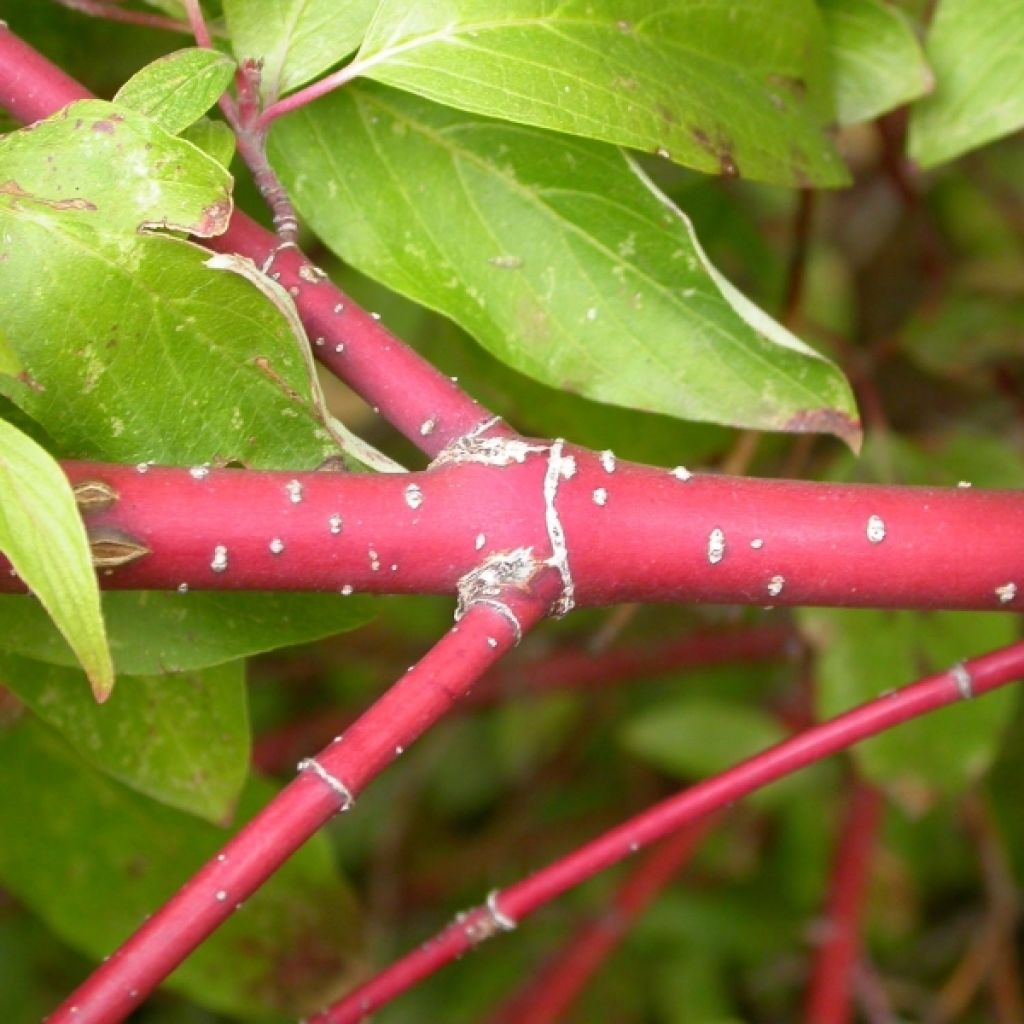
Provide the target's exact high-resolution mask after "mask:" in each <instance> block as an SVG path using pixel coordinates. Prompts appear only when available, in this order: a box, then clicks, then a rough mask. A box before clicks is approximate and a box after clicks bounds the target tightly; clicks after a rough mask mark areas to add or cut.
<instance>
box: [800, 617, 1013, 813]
mask: <svg viewBox="0 0 1024 1024" xmlns="http://www.w3.org/2000/svg"><path fill="white" fill-rule="evenodd" d="M800 622H801V628H802V630H803V631H804V633H805V634H806V635H807V636H808V638H809V639H810V641H811V643H812V644H813V645H814V646H815V648H816V649H817V651H818V656H817V660H816V666H817V668H816V673H815V679H816V682H817V688H816V693H817V705H818V712H819V715H820V716H821V717H822V718H830V717H832V716H833V715H837V714H839V713H840V712H843V711H846V710H848V709H849V708H851V707H855V706H856V705H858V704H862V703H864V702H865V701H868V700H873V699H874V698H876V697H879V696H881V695H882V694H883V693H885V692H887V691H889V690H892V689H895V688H896V687H899V686H905V685H906V684H907V683H911V682H913V681H914V680H915V679H918V678H920V677H921V676H923V675H927V674H929V673H932V672H940V671H944V670H946V669H948V668H950V667H951V666H952V665H953V664H954V663H955V662H957V661H961V660H963V659H964V658H967V657H971V656H972V655H977V654H982V653H985V652H987V651H990V650H992V649H993V648H996V647H1000V646H1002V645H1004V644H1007V643H1010V642H1011V641H1012V640H1013V639H1014V637H1015V636H1016V634H1017V619H1016V617H1015V616H1011V615H996V614H992V613H989V612H927V613H926V612H890V611H874V610H849V609H802V610H801V611H800ZM1019 698H1020V692H1019V690H1018V689H1017V688H1015V687H1014V688H1007V689H1006V690H1004V691H1002V692H1000V693H993V694H990V695H988V696H986V697H985V698H984V699H983V700H977V701H970V702H967V703H963V702H960V703H957V704H954V705H952V706H951V707H948V708H944V709H942V710H941V711H937V712H935V713H933V714H929V715H925V716H923V717H922V718H919V719H916V720H914V721H911V722H907V723H905V724H903V725H900V726H899V727H898V728H896V729H892V730H890V731H888V732H886V733H883V734H882V735H880V736H876V737H875V738H873V739H870V740H867V741H866V742H864V743H861V744H858V745H857V747H855V748H854V755H855V757H856V758H857V762H858V764H859V766H860V769H861V771H862V772H863V773H864V775H865V777H866V778H868V779H870V780H872V781H874V782H876V783H878V784H879V785H881V786H885V787H886V788H888V789H889V790H890V792H892V793H893V794H895V795H896V796H897V797H899V798H901V799H902V800H903V801H904V802H905V803H908V804H909V805H910V806H912V807H918V808H919V807H920V806H922V805H923V804H927V802H928V801H929V800H930V799H932V798H933V796H934V794H935V793H936V792H938V793H942V794H947V795H955V794H957V793H959V792H961V791H962V790H963V789H964V787H966V786H968V785H969V784H970V783H972V782H974V781H976V780H977V779H978V778H979V777H980V776H981V775H982V774H983V773H984V771H985V770H986V769H987V768H988V766H989V765H990V764H991V762H992V760H993V759H994V758H995V755H996V753H997V752H998V750H999V744H1000V740H1001V734H1002V731H1003V729H1004V728H1005V726H1006V724H1007V723H1008V722H1009V720H1010V718H1011V717H1012V716H1013V713H1014V710H1015V709H1016V707H1017V704H1018V702H1019Z"/></svg>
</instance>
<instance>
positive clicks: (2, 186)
mask: <svg viewBox="0 0 1024 1024" xmlns="http://www.w3.org/2000/svg"><path fill="white" fill-rule="evenodd" d="M230 216H231V175H230V174H228V172H227V171H226V170H225V169H224V168H223V167H222V166H221V165H220V164H218V163H217V162H216V161H215V160H211V159H210V158H209V157H208V156H207V155H206V154H205V153H203V152H201V151H200V150H198V149H197V148H196V147H195V146H193V145H191V144H190V143H188V142H185V141H183V140H182V139H178V138H175V137H174V136H173V135H170V134H168V133H167V132H166V131H164V130H163V129H162V128H161V127H160V126H159V125H157V124H155V123H154V122H153V121H151V120H150V119H149V118H148V117H145V116H143V115H142V114H139V113H136V112H135V111H132V110H127V109H125V108H122V107H117V106H114V105H113V104H111V103H103V102H101V101H100V100H82V101H81V102H78V103H72V104H71V105H70V106H68V107H65V108H64V109H63V110H62V111H61V112H60V113H59V114H55V115H54V116H53V117H50V118H47V120H45V121H40V122H39V123H38V124H34V125H32V126H31V127H30V128H23V129H22V130H21V131H17V132H12V133H11V134H10V135H6V136H2V137H0V217H4V218H7V217H18V218H20V219H23V220H25V221H36V222H40V223H48V224H50V225H51V226H55V225H56V224H58V223H67V224H78V225H79V226H83V227H86V228H88V229H91V230H92V231H95V232H99V233H103V234H122V233H127V232H135V231H137V230H139V229H140V228H171V229H174V230H176V231H187V232H189V233H190V234H193V235H200V236H202V237H204V238H205V237H209V236H211V235H219V234H220V233H221V232H223V231H224V230H225V229H226V228H227V224H228V218H229V217H230Z"/></svg>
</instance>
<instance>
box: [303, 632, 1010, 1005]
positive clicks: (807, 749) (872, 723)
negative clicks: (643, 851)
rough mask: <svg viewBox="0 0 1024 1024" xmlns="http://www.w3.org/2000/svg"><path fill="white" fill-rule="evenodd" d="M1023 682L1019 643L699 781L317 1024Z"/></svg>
mask: <svg viewBox="0 0 1024 1024" xmlns="http://www.w3.org/2000/svg"><path fill="white" fill-rule="evenodd" d="M1022 675H1024V643H1017V644H1013V645H1011V646H1009V647H1004V648H1001V649H1000V650H998V651H993V652H992V653H991V654H986V655H983V656H982V657H980V658H973V659H971V660H969V661H967V662H965V663H964V664H963V665H960V666H958V669H957V671H955V672H954V671H950V672H942V673H939V674H937V675H933V676H929V677H927V678H925V679H922V680H920V681H918V682H916V683H913V684H912V685H910V686H907V687H905V688H903V689H901V690H897V691H894V692H892V693H889V694H887V695H885V696H884V697H880V698H878V699H877V700H874V701H871V702H869V703H867V704H862V705H861V706H860V707H858V708H855V709H854V710H852V711H848V712H847V713H846V714H843V715H840V716H839V717H837V718H834V719H831V720H830V721H828V722H824V723H822V724H821V725H817V726H814V727H813V728H810V729H807V730H805V731H804V732H802V733H800V734H799V735H797V736H794V737H792V738H791V739H788V740H785V741H784V742H782V743H779V744H777V745H776V746H774V747H771V748H770V749H769V750H766V751H764V752H763V753H761V754H757V755H755V756H754V757H751V758H749V759H748V760H746V761H743V762H742V763H740V764H738V765H736V767H734V768H730V769H729V770H728V771H725V772H722V773H721V774H719V775H716V776H714V777H712V778H710V779H707V780H705V781H704V782H699V783H697V784H696V785H694V786H692V787H690V788H689V789H687V790H684V791H683V792H681V793H679V794H678V795H676V796H674V797H670V798H669V799H667V800H664V801H662V802H661V803H659V804H656V805H655V806H654V807H652V808H651V809H650V810H648V811H645V812H643V813H642V814H638V815H637V816H636V817H634V818H631V819H630V820H629V821H627V822H625V823H623V824H622V825H619V826H617V827H616V828H614V829H612V830H611V831H609V832H606V833H605V834H604V835H603V836H601V837H600V838H598V839H596V840H593V841H592V842H590V843H588V844H586V845H585V846H583V847H581V848H580V849H578V850H576V851H575V852H574V853H571V854H569V855H568V856H567V857H563V858H562V859H561V860H558V861H556V862H555V863H554V864H551V865H549V866H548V867H546V868H543V869H542V870H540V871H538V872H536V873H535V874H533V875H531V876H529V877H528V878H526V879H525V880H523V881H521V882H518V883H516V884H515V885H512V886H510V887H509V888H507V889H503V890H500V891H498V892H496V893H492V895H491V897H490V898H489V899H488V901H487V904H486V905H485V906H483V907H478V908H476V909H475V910H473V911H471V912H470V913H469V914H467V915H463V916H460V918H459V919H457V920H456V921H455V922H454V923H452V924H451V925H449V926H448V927H447V928H446V929H445V930H444V931H442V932H440V933H439V934H438V935H437V936H436V937H435V938H433V939H431V940H429V941H427V942H425V943H423V944H422V945H421V946H419V947H418V948H417V949H416V950H414V951H413V952H412V953H409V954H408V955H407V956H405V957H404V958H403V959H401V960H399V961H398V962H397V963H395V964H393V965H392V966H391V967H389V968H387V969H386V970H384V971H382V972H381V973H380V974H378V975H377V976H376V977H375V978H373V979H371V980H370V981H369V982H367V983H366V984H364V985H361V986H360V987H359V988H357V989H355V990H354V991H353V992H351V993H349V995H347V996H346V997H345V998H343V999H342V1000H340V1001H339V1002H337V1003H335V1004H334V1005H333V1006H331V1007H330V1008H329V1009H328V1010H325V1011H324V1012H323V1013H322V1014H319V1015H318V1016H316V1017H314V1018H313V1019H312V1022H311V1024H353V1022H355V1021H361V1020H364V1019H365V1018H366V1017H367V1016H368V1015H369V1014H371V1013H373V1012H375V1011H376V1010H377V1009H379V1008H380V1007H381V1006H383V1005H384V1004H385V1003H387V1002H390V1000H392V999H394V998H395V997H396V996H398V995H400V994H401V993H402V992H404V991H406V990H407V989H409V988H411V987H412V986H413V985H415V984H416V983H417V982H419V981H421V980H422V979H423V978H426V977H428V976H429V975H431V974H433V973H434V971H436V970H438V969H439V968H441V967H442V966H444V965H445V964H446V963H448V962H450V961H451V960H454V959H456V958H457V957H459V956H461V955H462V954H463V953H465V952H467V951H468V950H469V949H471V948H472V947H473V946H474V945H477V944H478V943H479V942H480V941H481V940H482V939H485V938H489V937H491V936H492V935H494V934H496V933H497V932H498V931H501V930H507V928H508V927H509V926H514V925H515V924H517V923H519V922H520V921H522V920H523V919H524V918H525V917H527V916H528V915H529V914H532V913H533V912H534V911H535V910H537V909H539V908H540V907H542V906H544V905H546V904H547V903H549V902H551V901H552V900H553V899H555V898H557V897H558V896H560V895H561V894H562V893H564V892H566V891H567V890H568V889H571V888H573V887H574V886H577V885H579V884H580V883H581V882H584V881H585V880H587V879H588V878H591V877H593V876H594V875H595V874H597V873H598V872H599V871H603V870H605V869H606V868H608V867H611V866H612V865H613V864H616V863H618V862H619V861H621V860H624V859H625V858H627V857H628V856H629V855H630V854H632V853H634V852H636V851H637V850H639V849H640V848H641V847H643V846H646V845H648V844H650V843H652V842H655V841H657V840H658V839H661V838H663V837H664V836H667V835H669V834H671V833H673V832H675V831H677V830H678V829H681V828H683V827H685V826H688V825H691V824H693V823H694V822H696V821H698V820H699V819H701V818H703V817H705V816H707V815H709V814H712V813H714V812H715V811H718V810H720V809H721V808H724V807H726V806H728V805H729V804H730V803H732V802H733V801H735V800H738V799H740V798H742V797H744V796H747V795H748V794H750V793H752V792H753V791H754V790H756V789H760V788H761V787H763V786H766V785H768V784H769V783H771V782H774V781H776V780H777V779H781V778H783V777H784V776H786V775H790V774H792V773H793V772H795V771H798V770H799V769H801V768H805V767H806V766H807V765H809V764H813V763H814V762H816V761H820V760H822V759H823V758H825V757H828V756H829V755H831V754H834V753H836V752H837V751H839V750H843V749H845V748H846V747H849V746H851V745H852V744H854V743H857V742H859V741H860V740H863V739H866V738H867V737H869V736H874V735H877V734H878V733H880V732H884V731H885V730H887V729H891V728H893V727H894V726H896V725H898V724H899V723H901V722H905V721H907V720H908V719H911V718H916V717H918V716H920V715H923V714H926V713H927V712H929V711H934V710H936V709H937V708H940V707H945V706H946V705H947V704H952V703H954V702H955V701H957V700H960V699H963V692H964V688H965V680H967V681H968V684H969V692H970V693H971V695H973V696H980V695H982V694H984V693H989V692H991V691H992V690H995V689H997V688H999V687H1001V686H1005V685H1007V684H1008V683H1011V682H1013V681H1015V680H1016V679H1019V678H1020V677H1021V676H1022ZM881 682H882V681H881V680H880V683H881Z"/></svg>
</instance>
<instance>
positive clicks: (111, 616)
mask: <svg viewBox="0 0 1024 1024" xmlns="http://www.w3.org/2000/svg"><path fill="white" fill-rule="evenodd" d="M102 597H103V617H104V619H105V621H106V623H107V630H108V633H109V635H110V650H111V653H112V654H113V657H114V665H115V666H116V668H117V671H118V672H119V673H129V674H132V675H153V674H157V673H162V672H194V671H196V670H198V669H205V668H208V667H209V666H211V665H220V664H223V663H224V662H226V661H232V660H234V659H236V658H244V657H247V656H248V655H250V654H258V653H259V652H261V651H270V650H275V649H276V648H279V647H288V646H291V645H294V644H303V643H310V642H312V641H314V640H320V639H322V638H323V637H325V636H333V635H335V634H337V633H343V632H346V631H347V630H351V629H356V628H358V627H359V626H361V625H363V623H365V622H367V621H369V619H370V618H371V617H372V608H373V605H372V604H371V602H370V601H369V600H368V599H367V598H362V597H358V596H353V597H340V596H339V595H337V594H274V593H259V592H252V593H219V592H214V591H209V592H205V593H203V592H198V591H197V592H195V593H190V594H162V593H157V592H155V591H144V592H140V593H135V592H132V591H107V592H106V593H104V594H103V595H102ZM0 622H3V623H4V625H5V627H6V629H5V631H4V633H3V635H0V649H3V650H7V651H11V652H12V653H14V654H20V655H23V656H25V657H29V658H37V659H39V660H41V661H45V662H49V663H51V664H54V665H64V666H70V665H74V664H75V661H74V655H73V654H72V653H71V651H70V650H69V649H68V646H67V644H66V643H65V642H64V641H63V640H62V639H61V636H60V634H59V633H58V632H57V630H56V629H54V628H53V625H52V624H51V623H50V621H49V619H47V617H46V615H45V614H43V612H42V610H41V609H40V608H38V607H37V606H36V604H35V602H34V601H32V600H31V599H30V598H26V597H14V596H12V595H3V596H0Z"/></svg>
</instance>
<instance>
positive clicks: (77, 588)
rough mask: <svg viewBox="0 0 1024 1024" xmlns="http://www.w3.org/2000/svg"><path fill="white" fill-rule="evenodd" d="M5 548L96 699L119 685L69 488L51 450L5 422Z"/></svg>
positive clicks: (0, 530)
mask: <svg viewBox="0 0 1024 1024" xmlns="http://www.w3.org/2000/svg"><path fill="white" fill-rule="evenodd" d="M0 552H2V553H3V554H4V555H5V556H6V557H7V559H8V560H9V561H10V563H11V565H12V566H13V567H14V569H15V571H16V572H17V573H18V575H19V576H20V577H21V579H22V580H23V581H24V583H25V585H26V586H27V587H28V588H29V589H30V590H31V591H32V592H33V593H34V594H35V596H36V597H37V598H38V599H39V602H40V603H41V604H42V606H43V607H44V608H45V609H46V611H47V613H48V614H49V616H50V617H51V618H52V620H53V622H54V624H55V625H56V626H57V629H59V630H60V632H61V634H63V636H64V638H65V639H66V640H67V642H68V645H69V646H70V648H71V649H72V650H73V651H74V654H75V658H76V659H77V660H78V661H79V662H81V664H82V667H83V668H84V669H85V671H86V674H87V675H88V677H89V682H90V683H91V684H92V688H93V692H94V693H95V695H96V698H97V699H98V700H104V699H105V698H106V697H107V695H108V694H109V693H110V690H111V688H112V687H113V685H114V668H113V664H112V663H111V660H110V651H109V650H108V648H107V637H106V632H105V630H104V627H103V616H102V613H101V611H100V596H99V587H98V586H97V584H96V575H95V573H94V572H93V568H92V557H91V555H90V552H89V540H88V537H87V536H86V533H85V527H84V526H83V525H82V520H81V518H79V515H78V509H77V507H76V505H75V497H74V495H73V494H72V492H71V485H70V484H69V483H68V480H67V477H65V476H64V474H63V473H62V472H61V468H60V466H58V465H57V463H56V462H55V461H54V460H53V458H52V457H51V456H50V455H48V454H47V452H46V451H44V450H43V449H42V448H40V447H39V445H37V444H36V443H35V441H33V440H32V439H31V438H29V437H26V435H25V434H23V433H21V431H20V430H17V429H16V428H14V427H12V426H11V425H10V424H9V423H6V422H5V421H3V420H0ZM4 625H5V627H6V628H8V629H9V628H10V627H9V625H8V624H7V623H6V622H5V623H4Z"/></svg>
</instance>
